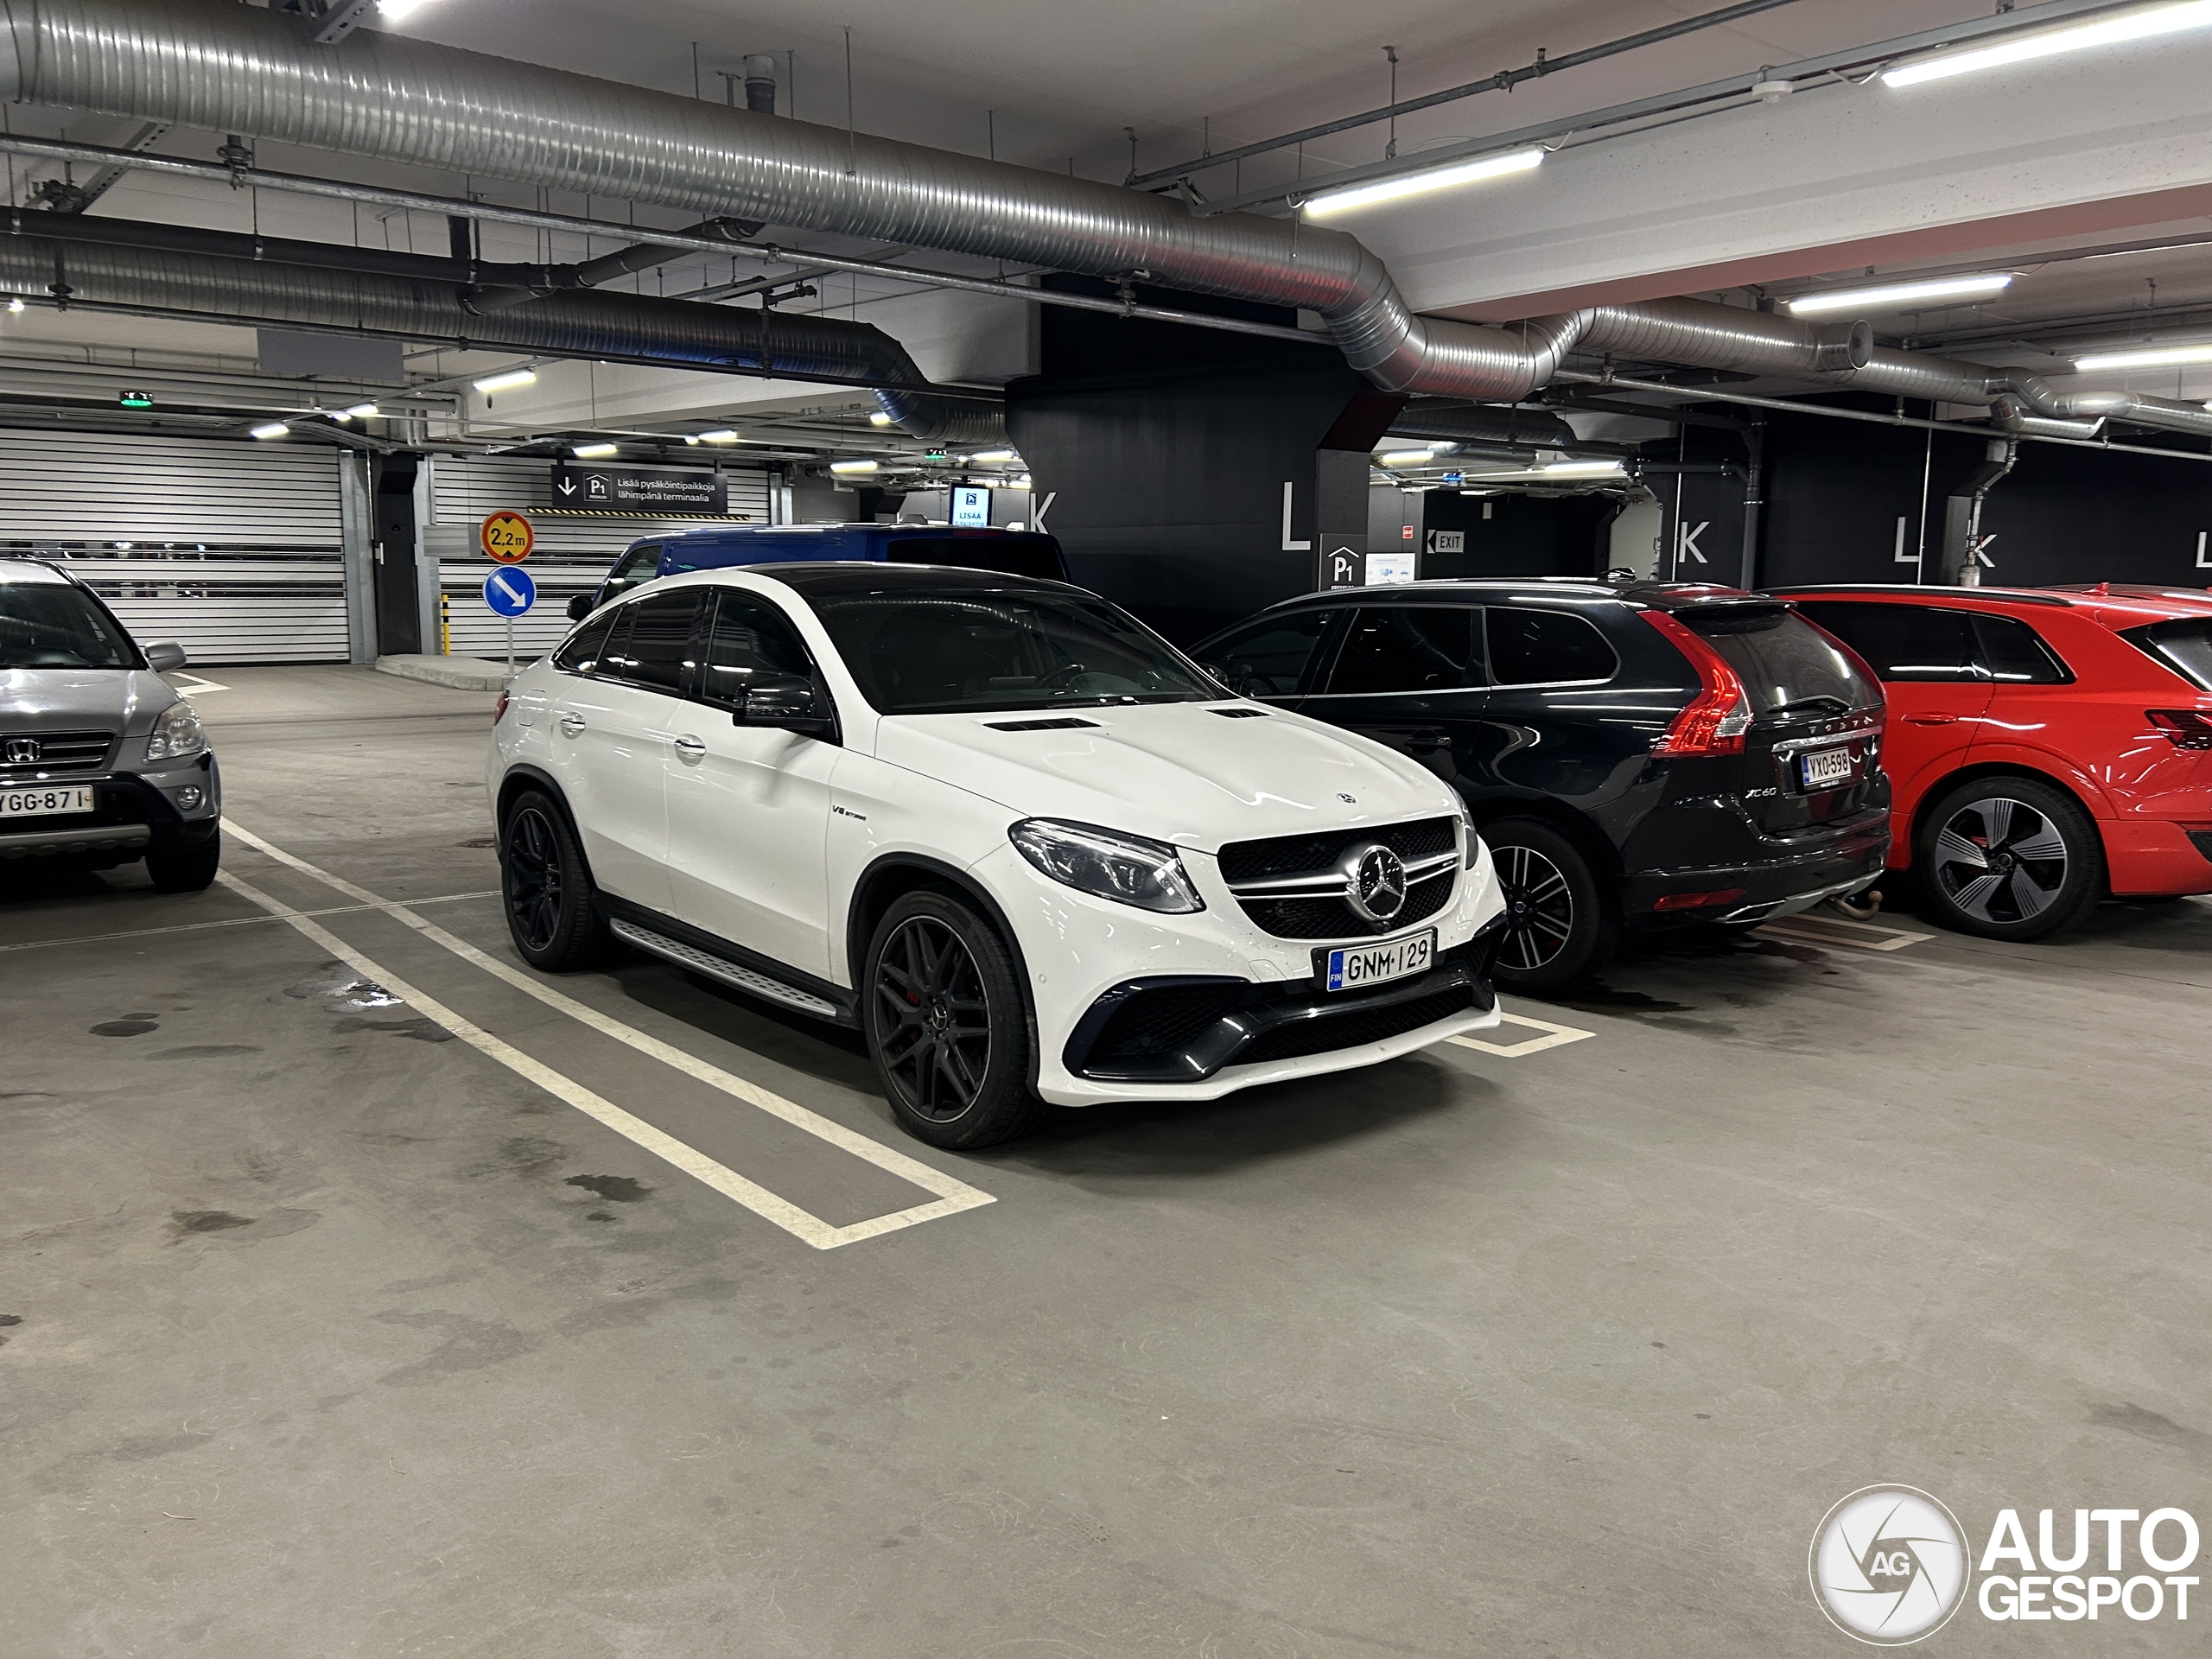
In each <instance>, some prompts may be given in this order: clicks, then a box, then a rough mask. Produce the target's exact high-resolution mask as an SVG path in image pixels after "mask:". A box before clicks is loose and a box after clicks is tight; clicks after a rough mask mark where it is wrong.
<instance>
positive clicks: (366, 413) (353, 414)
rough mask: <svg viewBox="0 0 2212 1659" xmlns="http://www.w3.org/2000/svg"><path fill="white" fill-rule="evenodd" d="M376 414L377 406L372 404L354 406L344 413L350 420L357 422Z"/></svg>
mask: <svg viewBox="0 0 2212 1659" xmlns="http://www.w3.org/2000/svg"><path fill="white" fill-rule="evenodd" d="M376 412H377V406H376V405H375V404H354V405H353V408H351V409H349V410H346V415H347V416H349V417H350V418H352V419H353V420H357V421H365V420H367V419H368V418H369V417H370V416H372V415H374V414H375V413H376Z"/></svg>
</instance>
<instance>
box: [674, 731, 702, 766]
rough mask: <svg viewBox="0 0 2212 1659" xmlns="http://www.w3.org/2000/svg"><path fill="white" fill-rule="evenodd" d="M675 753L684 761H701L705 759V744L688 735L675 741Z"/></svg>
mask: <svg viewBox="0 0 2212 1659" xmlns="http://www.w3.org/2000/svg"><path fill="white" fill-rule="evenodd" d="M676 752H677V753H678V754H680V755H682V756H683V758H684V759H685V760H705V759H706V758H707V746H706V744H705V742H704V741H702V740H701V739H699V738H696V737H692V736H690V734H686V735H684V736H683V737H679V738H677V740H676Z"/></svg>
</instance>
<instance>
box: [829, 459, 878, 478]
mask: <svg viewBox="0 0 2212 1659" xmlns="http://www.w3.org/2000/svg"><path fill="white" fill-rule="evenodd" d="M876 466H877V463H876V462H874V461H831V462H830V463H829V470H830V471H831V472H833V473H840V474H846V475H847V476H850V475H852V474H857V473H872V472H874V470H875V469H876Z"/></svg>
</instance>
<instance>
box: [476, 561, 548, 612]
mask: <svg viewBox="0 0 2212 1659" xmlns="http://www.w3.org/2000/svg"><path fill="white" fill-rule="evenodd" d="M484 602H485V603H486V605H489V606H490V607H492V609H493V612H494V613H496V614H498V615H500V616H520V615H521V614H522V613H524V611H526V610H528V609H529V608H530V607H531V606H533V605H535V604H536V603H537V583H536V582H532V581H531V579H530V573H529V572H528V571H525V570H520V569H516V568H514V567H513V566H512V565H510V566H507V567H505V569H499V570H494V571H493V573H492V574H491V575H488V576H486V577H485V578H484Z"/></svg>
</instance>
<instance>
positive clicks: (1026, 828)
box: [1007, 818, 1206, 914]
mask: <svg viewBox="0 0 2212 1659" xmlns="http://www.w3.org/2000/svg"><path fill="white" fill-rule="evenodd" d="M1007 837H1008V838H1009V839H1010V840H1011V841H1012V842H1014V846H1015V847H1016V848H1018V849H1020V853H1021V855H1022V856H1023V857H1024V858H1026V859H1027V860H1028V861H1030V862H1031V863H1032V864H1034V865H1035V866H1036V867H1037V868H1039V869H1040V870H1042V871H1044V872H1045V874H1047V875H1049V876H1051V877H1052V880H1055V881H1058V882H1062V883H1065V885H1066V886H1068V887H1073V888H1075V889H1076V890H1077V891H1078V892H1081V893H1096V894H1097V895H1098V897H1100V898H1101V899H1116V900H1117V901H1118V902H1120V903H1122V904H1124V905H1135V906H1136V907H1137V908H1138V909H1139V910H1157V911H1165V912H1168V913H1170V914H1179V913H1181V912H1187V911H1193V910H1204V909H1205V907H1206V906H1205V899H1201V898H1199V897H1198V889H1197V888H1195V887H1192V885H1191V878H1190V875H1189V874H1188V873H1187V872H1186V871H1185V869H1184V868H1183V859H1182V855H1180V854H1179V853H1178V852H1177V851H1176V850H1175V849H1173V847H1170V846H1168V845H1167V844H1166V842H1158V841H1146V840H1144V839H1143V838H1141V836H1122V835H1116V833H1115V832H1114V831H1113V830H1111V829H1098V828H1096V827H1095V826H1094V825H1091V824H1088V823H1057V822H1055V821H1054V820H1052V819H1051V818H1024V819H1023V820H1022V821H1021V822H1020V823H1017V824H1015V825H1014V828H1013V829H1009V830H1007Z"/></svg>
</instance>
